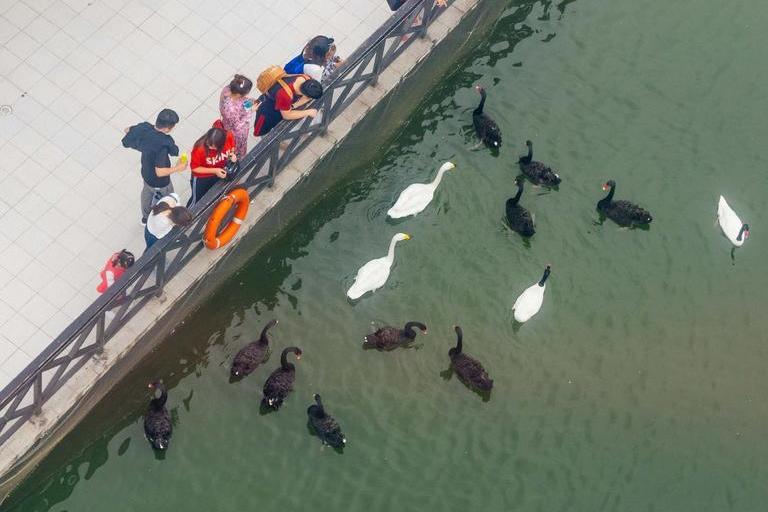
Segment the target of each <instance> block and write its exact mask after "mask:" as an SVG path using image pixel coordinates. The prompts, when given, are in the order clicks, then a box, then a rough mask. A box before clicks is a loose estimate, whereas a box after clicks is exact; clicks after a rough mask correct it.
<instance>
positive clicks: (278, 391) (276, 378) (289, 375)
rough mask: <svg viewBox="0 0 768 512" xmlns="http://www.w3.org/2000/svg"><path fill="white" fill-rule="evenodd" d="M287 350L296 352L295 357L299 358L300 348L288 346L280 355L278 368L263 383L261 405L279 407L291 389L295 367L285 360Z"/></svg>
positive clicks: (294, 376)
mask: <svg viewBox="0 0 768 512" xmlns="http://www.w3.org/2000/svg"><path fill="white" fill-rule="evenodd" d="M288 352H293V353H294V354H296V359H301V349H300V348H298V347H288V348H286V349H284V350H283V353H282V355H281V356H280V368H278V369H277V370H275V371H273V372H272V373H271V374H270V376H269V377H268V378H267V382H265V383H264V398H263V399H262V400H261V403H262V405H264V406H266V407H270V408H272V409H275V410H277V409H279V408H280V406H281V405H283V400H285V398H286V397H287V396H288V393H290V392H291V391H292V390H293V381H294V379H295V378H296V367H295V366H293V363H289V362H288V361H287V357H288Z"/></svg>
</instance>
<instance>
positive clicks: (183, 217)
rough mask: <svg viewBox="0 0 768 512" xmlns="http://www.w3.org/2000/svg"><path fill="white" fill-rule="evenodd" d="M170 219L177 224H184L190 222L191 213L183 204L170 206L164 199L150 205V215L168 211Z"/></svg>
mask: <svg viewBox="0 0 768 512" xmlns="http://www.w3.org/2000/svg"><path fill="white" fill-rule="evenodd" d="M169 210H170V212H171V214H170V215H169V217H170V218H171V221H172V222H173V223H174V224H175V225H177V226H186V225H187V224H189V223H190V222H192V214H191V213H190V212H189V210H187V208H186V207H184V206H173V207H172V206H171V205H169V204H168V203H166V202H165V201H161V202H159V203H157V204H156V205H155V206H153V207H152V215H157V214H158V213H163V212H167V211H169Z"/></svg>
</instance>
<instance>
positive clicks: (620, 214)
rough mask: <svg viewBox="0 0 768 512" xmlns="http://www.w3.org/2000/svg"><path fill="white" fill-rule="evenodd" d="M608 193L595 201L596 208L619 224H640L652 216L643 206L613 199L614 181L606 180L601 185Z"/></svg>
mask: <svg viewBox="0 0 768 512" xmlns="http://www.w3.org/2000/svg"><path fill="white" fill-rule="evenodd" d="M609 189H610V192H608V195H607V196H605V197H604V198H602V199H601V200H600V201H598V202H597V210H598V211H599V212H600V213H602V214H603V215H605V216H606V217H608V218H609V219H611V220H612V221H613V222H615V223H616V224H618V225H619V226H624V227H626V226H630V227H631V226H642V225H645V224H649V223H650V222H651V221H652V220H653V217H651V214H650V213H649V212H648V210H645V209H643V208H640V207H639V206H637V205H636V204H634V203H630V202H629V201H624V200H619V201H614V200H613V193H614V192H615V191H616V182H615V181H613V180H610V181H608V182H607V183H606V184H605V185H603V190H609Z"/></svg>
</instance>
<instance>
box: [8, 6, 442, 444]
mask: <svg viewBox="0 0 768 512" xmlns="http://www.w3.org/2000/svg"><path fill="white" fill-rule="evenodd" d="M433 2H434V0H408V1H407V2H406V3H405V5H403V7H401V8H400V9H399V10H398V11H396V12H395V13H394V14H393V15H392V16H391V17H390V18H389V19H388V20H387V21H386V22H385V23H384V24H383V25H382V26H381V27H379V29H377V30H376V32H374V33H373V34H372V35H371V36H370V37H369V38H368V39H366V40H365V41H364V42H363V43H362V44H361V45H360V46H359V47H358V48H357V49H356V50H354V51H353V52H352V54H350V56H349V58H348V59H347V60H346V61H345V63H344V64H343V65H342V66H341V67H340V68H339V69H338V70H337V71H336V73H335V74H334V75H333V77H332V79H331V80H329V81H328V82H327V83H324V88H325V91H326V93H325V94H324V95H323V97H322V98H320V99H318V100H315V101H314V102H313V104H317V105H320V106H326V104H327V107H328V108H327V109H326V108H323V109H322V110H321V112H322V114H321V115H322V118H321V121H320V123H317V124H313V123H312V120H311V119H306V118H305V119H304V120H298V121H293V122H283V123H280V124H279V125H278V126H277V127H276V128H275V129H273V130H272V131H271V132H270V133H269V134H268V135H266V136H265V137H263V138H262V140H260V141H259V143H258V144H257V145H256V146H255V147H254V148H253V149H251V151H250V152H249V153H248V154H247V155H246V156H245V157H244V158H243V161H242V162H241V170H240V172H239V173H238V175H237V176H236V177H235V179H234V180H233V181H230V182H224V181H222V182H220V183H217V184H216V185H215V186H214V187H212V189H211V190H210V191H209V192H208V193H206V194H205V195H204V196H203V197H202V198H201V200H200V201H198V202H197V203H196V204H195V205H194V206H193V207H192V208H191V209H190V211H191V212H192V214H193V221H192V222H191V223H190V224H189V225H188V226H186V227H185V228H174V229H173V231H171V233H169V234H168V235H167V236H165V237H163V238H162V239H160V240H158V241H157V242H156V243H155V244H154V245H153V246H152V247H151V248H150V249H149V250H147V251H146V252H145V253H144V254H143V255H142V256H141V257H139V258H138V259H137V260H136V262H135V264H134V265H133V266H132V267H131V268H129V269H128V270H126V272H125V273H124V274H123V275H122V276H121V278H120V279H119V280H117V281H116V282H115V283H114V284H113V285H112V286H110V287H109V288H108V289H107V290H106V291H105V292H104V293H103V294H102V295H101V296H99V297H98V298H97V299H96V300H95V301H94V302H93V303H91V304H90V305H89V306H88V307H87V308H86V309H85V311H83V312H82V313H81V314H80V315H78V317H77V318H76V319H75V320H74V321H73V322H72V323H71V324H69V325H68V326H67V327H66V328H65V329H64V330H63V331H62V332H61V333H60V334H59V335H58V336H57V337H56V338H55V339H54V340H53V341H52V342H51V343H50V344H49V345H48V346H47V347H46V348H45V349H44V350H43V351H42V352H41V353H40V354H39V355H38V356H37V357H35V358H34V359H33V360H32V361H31V362H30V363H29V364H28V365H27V366H26V367H25V368H24V370H22V372H21V373H19V374H18V375H17V376H16V377H15V378H14V379H13V380H12V381H11V382H10V383H9V384H8V385H6V386H5V387H4V388H3V389H2V390H1V391H0V411H2V410H3V409H5V408H6V406H8V404H9V403H11V401H13V400H15V401H16V403H15V404H14V406H12V408H13V407H15V406H16V405H18V404H19V403H20V402H21V401H22V399H23V398H24V396H26V395H27V394H28V393H29V391H30V389H33V392H34V394H35V397H37V398H39V402H40V403H36V406H35V407H34V408H33V409H34V411H37V410H39V407H40V406H41V405H42V403H44V402H45V401H47V399H48V398H50V396H53V394H55V392H56V390H53V392H51V393H46V392H44V390H43V388H42V373H43V372H44V371H49V370H51V369H52V368H54V367H55V366H56V365H55V362H56V361H57V358H59V356H61V355H62V353H63V352H64V351H65V350H66V349H67V348H69V347H70V346H72V345H73V344H74V343H77V342H76V340H77V339H78V338H81V339H80V340H79V344H82V342H83V341H84V340H85V339H86V337H87V336H88V335H90V333H91V332H92V331H93V329H94V328H95V329H96V330H97V333H99V334H100V335H101V337H102V338H104V340H103V343H106V341H108V340H109V339H111V338H112V336H114V334H115V333H116V332H117V331H118V330H119V329H120V327H122V325H124V324H125V323H127V321H129V320H130V318H132V316H133V314H134V313H135V311H132V312H131V313H130V314H129V316H128V318H127V319H126V320H125V321H124V322H123V323H121V324H119V325H115V326H114V328H113V323H114V322H111V323H110V325H109V326H107V325H106V319H105V315H106V313H107V312H108V311H111V310H114V309H115V308H118V307H122V308H123V309H121V318H122V317H123V316H124V315H125V313H126V312H127V308H128V306H129V305H130V304H131V302H130V301H128V300H127V299H130V300H131V301H138V302H140V304H139V306H142V305H143V304H144V303H145V302H146V301H147V300H148V298H149V297H150V293H156V292H155V290H156V289H157V290H160V291H162V288H163V285H164V281H165V279H164V274H165V272H166V271H171V272H170V273H171V277H172V276H173V275H175V273H176V272H178V270H179V269H180V268H183V266H184V265H185V264H186V263H183V262H178V263H168V269H166V267H165V266H166V256H167V255H168V253H169V252H170V251H172V250H175V249H177V248H181V247H182V246H179V243H182V242H190V243H189V244H188V245H187V246H186V248H187V249H193V247H192V245H193V244H195V243H197V244H199V241H196V238H197V237H194V236H193V237H190V235H194V234H195V232H196V231H200V226H201V222H202V220H203V219H207V217H208V215H209V212H210V210H212V208H213V207H214V205H215V204H216V203H217V202H218V201H219V199H220V198H221V197H222V196H223V195H224V194H225V192H226V191H227V190H229V189H231V188H232V187H233V185H234V184H240V183H239V180H240V179H242V178H246V177H247V175H248V174H249V173H253V171H254V170H255V171H256V172H255V174H258V173H259V172H260V171H261V170H262V166H263V165H264V164H266V163H267V162H269V164H270V170H269V171H268V176H267V179H266V180H262V181H258V177H256V176H255V175H254V176H251V177H250V178H249V179H251V186H252V187H253V189H254V194H253V196H251V197H255V196H256V195H258V194H259V193H260V191H261V190H262V188H263V187H262V186H261V185H262V183H266V182H269V181H271V180H274V176H275V175H276V174H277V173H278V172H279V171H280V170H282V169H283V168H285V167H286V166H287V165H288V163H290V161H291V160H292V159H293V157H294V156H295V155H296V154H298V152H300V151H301V149H303V148H304V147H305V146H306V145H307V144H308V143H309V142H311V140H313V139H314V137H315V136H316V135H318V134H319V133H322V132H323V131H324V130H325V127H327V125H328V124H329V123H330V121H332V120H333V119H335V118H336V117H337V116H338V114H339V113H340V112H341V111H343V110H344V109H345V108H346V106H348V105H349V104H350V103H351V100H350V99H349V97H350V96H351V97H352V98H354V97H356V96H357V95H358V94H359V93H360V92H361V90H362V89H363V88H365V87H366V86H367V85H368V83H369V82H372V81H374V80H375V78H376V77H377V76H378V74H379V72H380V71H381V70H382V69H384V68H386V66H387V65H388V62H391V60H394V58H395V57H396V56H397V55H399V53H401V52H402V51H403V50H404V49H405V48H406V47H407V46H409V44H410V43H411V42H412V41H413V39H414V38H415V36H416V34H417V33H418V32H422V33H424V32H425V31H426V27H427V26H428V25H429V23H430V22H431V21H432V19H433V16H432V11H433V9H434V7H433ZM450 3H452V0H451V1H449V4H450ZM420 12H421V13H422V16H423V19H422V20H421V23H420V24H419V23H414V19H415V18H416V14H417V13H420ZM406 25H408V26H406ZM408 34H413V36H412V37H409V38H407V39H405V40H402V39H401V40H400V42H399V43H395V44H394V45H393V46H392V47H391V48H390V51H389V52H388V54H389V58H386V57H387V56H385V55H384V46H385V43H386V41H387V39H388V38H391V37H392V36H393V35H395V36H400V37H404V36H406V35H408ZM364 63H365V65H363V64H364ZM369 63H373V66H374V70H373V72H372V73H369V75H370V76H368V75H367V74H366V73H364V71H365V67H366V66H367V65H368V64H369ZM377 65H378V66H379V69H376V67H377ZM360 66H363V68H362V69H359V67H360ZM354 74H357V75H359V76H358V77H357V79H358V82H359V83H360V84H362V85H361V86H360V88H359V89H358V90H357V91H356V92H354V93H353V94H354V96H353V95H352V94H350V91H351V90H352V87H353V86H354V85H355V84H357V83H358V82H354V81H353V82H349V83H347V84H344V82H345V81H347V80H349V79H350V77H352V78H353V79H354V78H355V77H353V76H352V75H354ZM342 84H343V85H342ZM342 88H347V91H346V92H344V93H342V94H341V96H342V97H343V96H345V95H347V97H346V98H345V99H344V101H343V102H342V101H340V103H342V105H340V106H339V105H336V106H334V105H333V103H332V102H333V93H334V92H335V91H337V90H341V89H342ZM328 93H330V94H328ZM336 107H338V108H336ZM297 127H298V131H296V129H297ZM303 135H306V136H307V138H306V139H305V140H304V141H303V142H300V143H299V142H296V141H297V140H298V139H300V138H301V137H302V136H303ZM287 140H290V141H292V143H291V144H289V149H291V147H292V149H293V150H294V153H288V150H289V149H288V150H285V151H284V154H283V156H282V158H281V157H280V147H279V144H280V143H281V142H284V141H287ZM297 148H299V149H298V150H297ZM198 252H199V249H198ZM194 254H197V252H195V253H194ZM192 257H194V255H193V256H192ZM174 265H177V267H176V268H175V272H174V271H173V268H174ZM153 273H157V274H158V275H157V276H156V280H157V281H158V284H156V285H154V286H151V287H149V289H147V290H142V289H140V290H134V293H135V294H136V295H135V296H134V295H132V294H131V293H129V289H130V288H131V287H134V286H136V285H137V284H139V282H140V284H139V286H143V283H144V282H145V281H146V280H147V279H148V278H149V277H150V276H151V275H152V274H153ZM161 274H162V275H161ZM137 309H138V308H137ZM113 320H117V319H113ZM99 334H97V336H98V335H99ZM103 343H102V345H101V346H103ZM75 357H76V356H74V355H73V356H71V359H72V360H74V358H75ZM70 362H71V361H70ZM84 362H85V361H83V362H82V363H81V364H80V366H81V365H82V364H84ZM80 366H76V368H73V369H71V370H70V372H69V373H67V372H65V370H66V369H67V368H66V367H65V368H63V369H60V370H59V372H57V377H56V378H62V375H63V377H65V380H66V379H68V378H69V377H70V376H71V375H72V374H74V372H75V371H77V370H78V369H79V367H80ZM19 394H21V396H19ZM35 402H38V400H35ZM31 413H33V412H31ZM31 413H30V414H31ZM6 414H7V411H6ZM28 416H29V415H26V416H25V417H28ZM16 417H21V414H17V416H16ZM8 421H11V420H10V419H7V418H3V417H0V445H2V444H3V443H4V441H5V440H7V438H8V437H9V436H10V434H12V433H13V432H10V433H7V432H6V433H4V432H3V430H5V429H6V428H7V425H6V423H7V422H8ZM17 428H18V426H17V427H15V428H13V431H15V430H16V429H17Z"/></svg>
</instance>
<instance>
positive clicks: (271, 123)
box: [253, 101, 283, 137]
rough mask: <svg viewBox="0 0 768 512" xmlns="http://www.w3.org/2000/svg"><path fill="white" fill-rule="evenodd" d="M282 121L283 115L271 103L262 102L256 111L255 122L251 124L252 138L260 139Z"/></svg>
mask: <svg viewBox="0 0 768 512" xmlns="http://www.w3.org/2000/svg"><path fill="white" fill-rule="evenodd" d="M282 120H283V114H282V112H281V111H279V110H276V109H275V103H274V102H273V101H264V102H262V104H261V105H259V108H258V110H257V111H256V120H255V121H254V123H253V136H254V137H261V136H262V135H266V134H268V133H269V132H270V131H272V128H274V127H275V126H277V123H279V122H280V121H282Z"/></svg>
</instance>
